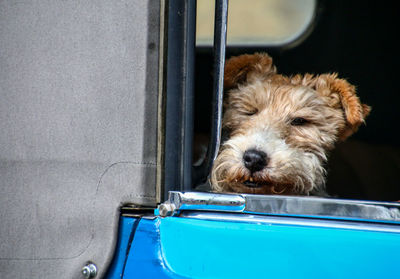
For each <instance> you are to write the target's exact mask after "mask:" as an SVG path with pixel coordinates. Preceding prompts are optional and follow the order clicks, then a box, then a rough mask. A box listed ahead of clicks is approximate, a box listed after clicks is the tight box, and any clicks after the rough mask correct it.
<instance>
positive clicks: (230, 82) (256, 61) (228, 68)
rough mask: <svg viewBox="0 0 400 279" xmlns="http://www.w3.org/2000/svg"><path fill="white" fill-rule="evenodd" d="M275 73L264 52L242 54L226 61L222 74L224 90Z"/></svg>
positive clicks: (269, 59)
mask: <svg viewBox="0 0 400 279" xmlns="http://www.w3.org/2000/svg"><path fill="white" fill-rule="evenodd" d="M271 74H276V68H275V66H274V65H273V64H272V58H271V57H270V56H269V55H268V54H266V53H255V54H243V55H240V56H236V57H232V58H230V59H228V60H227V61H226V64H225V74H224V88H225V90H229V89H233V88H236V87H238V85H239V84H244V83H246V82H251V81H253V80H254V79H257V78H265V77H267V76H269V75H271Z"/></svg>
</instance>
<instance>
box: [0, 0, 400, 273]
mask: <svg viewBox="0 0 400 279" xmlns="http://www.w3.org/2000/svg"><path fill="white" fill-rule="evenodd" d="M214 4H215V5H214ZM394 5H395V4H394V3H392V4H390V3H386V2H385V3H381V2H374V3H359V2H357V1H345V0H338V1H323V0H319V1H317V0H301V1H300V0H299V1H290V0H286V1H282V0H281V1H274V0H269V1H258V0H252V1H247V2H245V4H244V1H240V0H239V1H235V0H231V1H229V3H228V1H227V0H216V1H215V2H214V1H197V2H196V1H191V0H187V1H153V0H149V1H140V0H134V1H126V0H122V1H112V2H110V1H103V0H99V1H95V2H94V1H91V2H90V1H89V2H85V1H61V0H60V1H59V0H56V1H35V2H31V1H25V0H23V1H18V2H15V1H2V2H0V38H1V39H0V80H1V82H0V95H1V101H0V119H1V121H0V125H1V126H0V127H1V131H2V132H1V134H0V212H1V213H0V222H1V223H0V239H1V245H0V277H1V278H54V277H57V278H110V279H111V278H243V277H251V278H269V277H280V278H321V277H327V278H391V277H396V275H397V273H398V272H397V257H396V255H397V251H399V248H400V226H399V225H400V208H399V207H400V204H399V203H398V202H397V201H398V200H400V187H399V184H398V178H397V173H398V170H399V160H398V158H399V154H400V153H399V146H398V140H397V137H396V130H397V129H396V121H397V120H398V119H399V110H398V109H397V104H398V103H399V102H398V101H399V95H398V94H396V89H397V88H396V85H397V82H396V81H397V73H398V66H397V65H398V64H399V63H398V55H397V53H396V44H395V39H396V36H395V34H396V32H395V31H396V26H397V25H396V20H397V15H396V8H395V6H394ZM228 12H229V17H228ZM196 18H197V20H196ZM213 18H214V23H212V22H213ZM250 19H251V20H250ZM263 20H270V21H268V22H267V23H265V21H263ZM272 20H276V22H275V23H277V24H275V25H274V21H272ZM247 24H253V26H249V25H247ZM254 24H255V25H254ZM204 26H205V27H204ZM244 26H245V28H244ZM274 26H275V27H274ZM276 26H278V27H279V26H280V27H282V26H284V27H287V29H288V30H289V29H290V30H289V31H285V32H286V33H285V32H284V33H285V36H283V37H282V32H281V31H279V32H281V33H279V32H278V31H277V30H278V29H279V28H276ZM242 27H243V28H242ZM270 27H271V28H270ZM196 28H197V29H196ZM202 28H203V29H202ZM210 28H211V29H210ZM274 28H275V29H274ZM207 30H211V31H207ZM213 30H214V31H213ZM272 30H273V31H272ZM275 31H276V32H277V33H274V34H275V35H274V34H273V32H275ZM196 34H197V35H196ZM254 52H268V53H269V54H270V55H271V56H272V57H273V59H274V61H275V63H276V65H277V66H278V69H279V71H281V72H282V73H284V74H287V75H291V74H296V73H305V72H311V73H323V72H338V73H340V75H341V76H343V77H345V78H347V79H349V80H350V81H351V82H352V83H353V84H355V85H356V86H357V90H358V94H359V95H360V96H361V98H362V99H363V100H364V101H365V102H366V103H367V104H369V105H371V106H372V112H371V115H370V116H369V117H368V118H367V120H366V124H367V125H366V126H364V127H362V128H361V129H360V131H359V132H358V133H357V134H355V135H354V136H353V137H352V138H351V139H350V140H349V141H347V142H346V143H343V144H340V145H338V146H337V148H336V150H335V151H334V152H333V153H332V154H331V155H330V161H329V165H328V166H327V168H328V179H327V181H328V182H327V185H326V186H327V191H328V193H329V195H330V196H329V197H314V196H280V195H252V194H243V193H215V192H212V191H210V189H209V185H208V183H207V181H208V176H209V172H210V170H211V167H212V164H213V162H214V159H215V157H216V155H217V154H218V150H219V146H220V144H221V142H223V141H224V138H223V137H222V134H221V117H222V114H223V106H222V101H223V93H224V92H223V74H224V71H223V70H224V63H225V60H226V59H228V58H229V57H232V56H235V55H239V54H243V53H254ZM195 139H196V140H195ZM197 139H200V141H197ZM193 150H195V151H196V152H193ZM198 150H200V152H197V151H198ZM199 153H200V156H198V154H199Z"/></svg>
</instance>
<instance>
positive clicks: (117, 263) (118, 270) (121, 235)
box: [105, 217, 139, 279]
mask: <svg viewBox="0 0 400 279" xmlns="http://www.w3.org/2000/svg"><path fill="white" fill-rule="evenodd" d="M138 222H139V220H138V219H136V218H127V217H122V218H121V219H120V224H119V229H118V242H117V247H116V250H115V255H114V259H113V261H112V263H111V265H110V267H109V269H108V271H107V275H106V276H105V278H107V279H121V278H122V275H123V272H124V267H125V262H126V258H127V256H128V251H129V247H130V242H131V241H132V237H133V235H134V233H135V227H136V225H137V224H138Z"/></svg>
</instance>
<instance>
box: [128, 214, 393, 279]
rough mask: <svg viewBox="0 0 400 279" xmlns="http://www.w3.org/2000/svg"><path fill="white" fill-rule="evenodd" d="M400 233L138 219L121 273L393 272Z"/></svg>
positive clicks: (151, 275) (202, 275)
mask: <svg viewBox="0 0 400 279" xmlns="http://www.w3.org/2000/svg"><path fill="white" fill-rule="evenodd" d="M398 251H400V234H398V233H393V232H391V233H390V232H374V231H361V230H350V229H343V228H323V227H307V226H301V225H285V224H272V223H271V224H268V223H263V224H257V223H241V222H220V221H207V220H199V219H190V218H181V217H167V218H159V217H158V218H155V219H154V220H141V221H140V223H139V226H138V228H137V231H136V234H135V238H134V241H133V243H132V247H131V250H130V252H129V256H128V260H127V265H126V268H125V275H124V278H246V277H247V278H395V277H396V276H398V274H400V273H399V272H400V267H399V265H398Z"/></svg>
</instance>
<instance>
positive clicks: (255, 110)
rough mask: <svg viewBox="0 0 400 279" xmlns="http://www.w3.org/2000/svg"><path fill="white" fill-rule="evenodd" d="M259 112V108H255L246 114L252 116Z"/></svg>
mask: <svg viewBox="0 0 400 279" xmlns="http://www.w3.org/2000/svg"><path fill="white" fill-rule="evenodd" d="M257 112H258V109H254V110H252V111H246V112H245V113H244V114H246V115H248V116H252V115H254V114H256V113H257Z"/></svg>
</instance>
